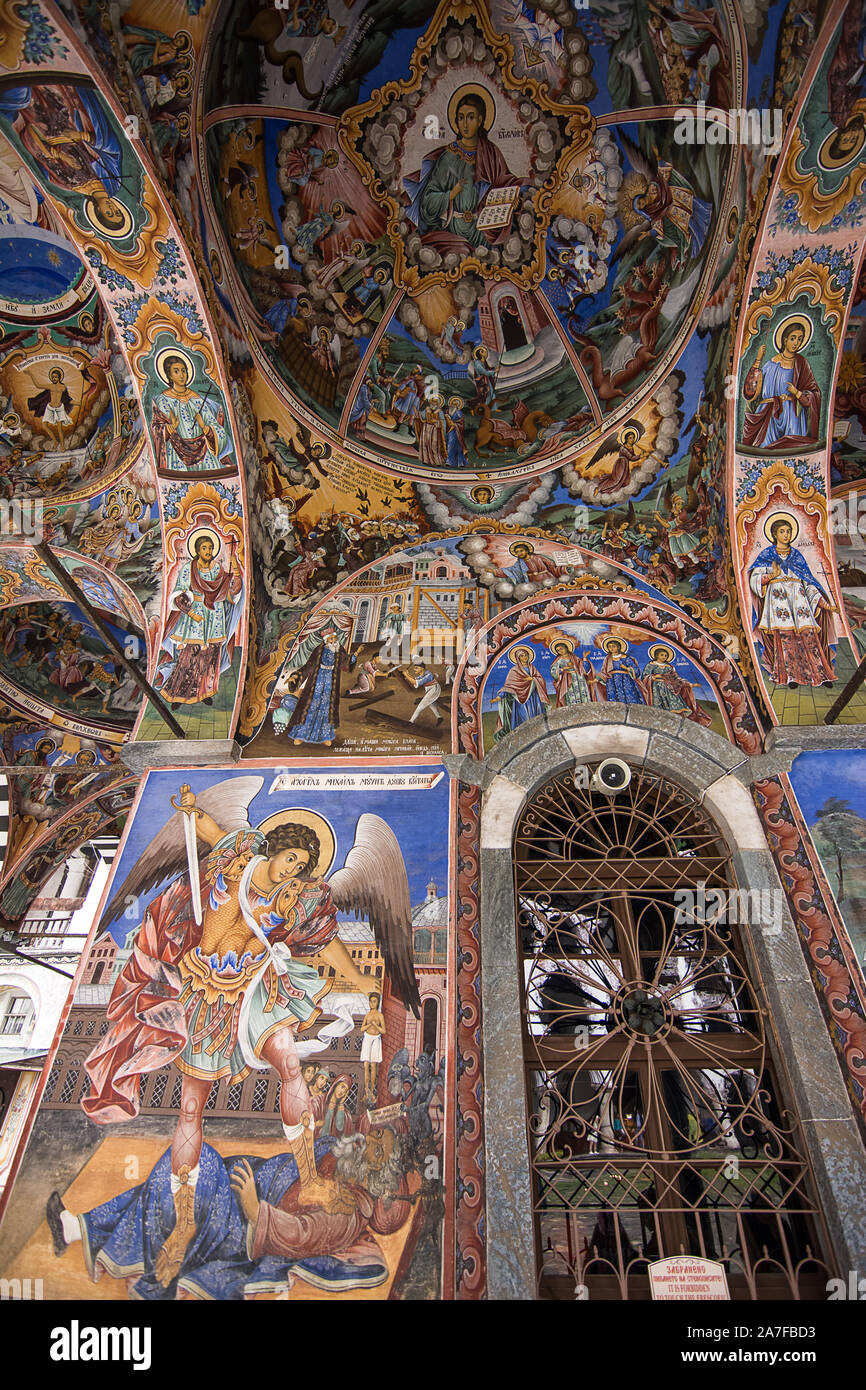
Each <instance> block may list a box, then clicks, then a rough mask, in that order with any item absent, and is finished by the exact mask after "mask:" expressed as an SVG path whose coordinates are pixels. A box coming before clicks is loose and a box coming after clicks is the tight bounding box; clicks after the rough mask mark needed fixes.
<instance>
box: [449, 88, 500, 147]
mask: <svg viewBox="0 0 866 1390" xmlns="http://www.w3.org/2000/svg"><path fill="white" fill-rule="evenodd" d="M468 96H476V97H480V98H481V100H482V101H483V102H484V129H485V130H491V129H492V127H493V124H494V122H495V120H496V102H495V101H494V100H493V96H492V94H491V93H490V92H489V91H488V90H487V88H486V87H482V86H481V85H480V84H479V83H478V82H464V83H463V85H462V86H461V87H458V88H457V90H456V91H455V92H454V93H453V95H452V97H451V100H450V101H449V102H448V124H449V125H450V127H451V129H452V130H453V131H454V134H455V135H458V134H459V131H458V129H457V107H458V106H459V105H460V103H461V101H462V100H463V98H464V97H468Z"/></svg>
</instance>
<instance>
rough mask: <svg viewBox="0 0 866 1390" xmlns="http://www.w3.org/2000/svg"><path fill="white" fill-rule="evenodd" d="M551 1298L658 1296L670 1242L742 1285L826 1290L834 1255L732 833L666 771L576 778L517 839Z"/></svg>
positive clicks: (755, 911)
mask: <svg viewBox="0 0 866 1390" xmlns="http://www.w3.org/2000/svg"><path fill="white" fill-rule="evenodd" d="M514 859H515V887H516V901H517V903H518V932H519V939H520V952H521V957H522V961H523V972H524V973H523V1025H524V1033H523V1036H524V1048H523V1051H524V1064H525V1069H526V1081H527V1099H528V1107H529V1115H530V1124H529V1128H530V1135H529V1146H530V1156H531V1162H532V1171H533V1184H534V1200H535V1217H536V1239H537V1244H538V1267H539V1271H540V1273H539V1295H540V1297H542V1298H557V1299H562V1298H568V1299H573V1298H574V1297H575V1296H576V1295H577V1296H581V1295H582V1294H583V1293H584V1291H586V1292H587V1293H588V1296H589V1297H590V1298H623V1299H624V1298H647V1297H649V1279H648V1276H647V1273H646V1270H647V1265H648V1264H649V1263H650V1262H651V1261H653V1260H656V1259H660V1258H662V1257H664V1256H666V1255H678V1254H689V1255H700V1256H704V1257H707V1258H710V1259H715V1260H719V1261H721V1262H722V1263H723V1264H724V1266H725V1270H726V1273H727V1277H728V1284H729V1287H730V1290H731V1295H732V1297H735V1298H758V1297H766V1298H803V1297H824V1296H825V1286H826V1281H827V1279H828V1277H830V1273H831V1271H830V1269H829V1267H828V1265H827V1263H826V1262H825V1260H824V1258H823V1256H822V1252H823V1251H825V1250H826V1249H828V1248H829V1246H828V1244H827V1241H826V1234H825V1231H824V1227H823V1221H822V1218H821V1214H820V1211H819V1208H818V1206H817V1203H816V1201H815V1198H814V1188H813V1182H812V1178H811V1174H810V1170H809V1165H808V1161H807V1158H806V1156H805V1151H804V1147H803V1143H802V1136H801V1134H800V1131H799V1127H798V1123H797V1121H796V1118H795V1117H794V1116H793V1115H791V1114H790V1113H788V1112H787V1111H786V1110H784V1109H783V1108H782V1106H781V1104H780V1101H779V1098H778V1097H779V1091H778V1085H777V1080H776V1077H775V1074H774V1070H773V1066H772V1064H771V1060H770V1056H769V1053H768V1046H767V1043H768V1037H767V1033H768V1022H769V1020H768V1014H767V1009H766V1004H765V1002H764V996H763V992H762V988H761V986H760V982H759V980H758V977H757V973H756V970H755V969H754V967H753V964H752V963H751V962H750V963H749V965H748V967H747V964H746V957H745V954H744V952H745V949H746V942H745V939H744V938H743V937H742V936H741V933H740V930H739V927H740V924H742V923H749V925H750V928H751V930H761V929H768V930H776V929H778V923H777V922H776V921H775V920H774V918H773V914H772V911H771V906H772V904H771V903H770V902H769V901H767V898H768V897H769V895H762V894H758V893H752V894H746V893H743V892H740V891H738V890H737V888H736V885H735V883H734V880H733V874H732V871H731V864H730V856H729V854H728V852H727V849H726V848H725V846H724V844H723V843H722V842H721V841H720V836H719V832H718V830H717V828H716V827H715V825H714V824H713V823H712V821H711V820H710V819H709V817H708V816H707V815H706V813H705V812H704V811H703V810H702V809H701V807H700V806H698V805H697V804H696V803H695V801H694V800H693V799H692V798H691V797H690V796H689V795H688V793H686V792H684V791H683V790H682V789H681V788H679V787H677V786H675V785H674V784H673V783H671V782H669V781H668V780H667V779H666V778H663V777H657V776H652V775H649V774H644V773H641V774H637V775H633V777H632V780H631V782H630V784H629V786H628V787H627V788H626V789H625V790H623V791H622V792H620V793H619V794H618V795H617V796H615V797H608V796H604V795H602V794H601V793H597V792H593V791H592V790H591V789H588V788H585V787H582V786H580V785H576V784H575V781H574V778H573V776H572V775H571V774H570V773H564V774H562V775H560V776H559V777H557V778H555V779H554V780H553V781H552V782H550V783H548V784H547V785H546V786H545V787H543V788H542V789H541V791H540V792H538V793H537V794H536V796H535V797H534V798H533V800H532V801H531V802H530V803H529V804H528V806H527V807H526V809H525V810H524V812H523V815H522V817H521V819H520V822H519V824H518V827H517V832H516V838H515V855H514Z"/></svg>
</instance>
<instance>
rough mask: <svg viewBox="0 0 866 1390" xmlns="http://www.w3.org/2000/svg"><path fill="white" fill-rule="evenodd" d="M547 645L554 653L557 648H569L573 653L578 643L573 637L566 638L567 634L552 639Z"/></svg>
mask: <svg viewBox="0 0 866 1390" xmlns="http://www.w3.org/2000/svg"><path fill="white" fill-rule="evenodd" d="M547 645H548V646H549V647H550V650H551V651H552V652H555V651H556V649H557V647H567V648H568V650H569V651H570V652H573V651H574V648H575V646H576V643H575V641H574V638H573V637H566V635H565V633H560V634H559V636H557V637H551V638H550V639H549V641H548V644H547Z"/></svg>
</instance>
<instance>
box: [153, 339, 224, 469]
mask: <svg viewBox="0 0 866 1390" xmlns="http://www.w3.org/2000/svg"><path fill="white" fill-rule="evenodd" d="M154 370H155V372H156V375H157V376H158V377H159V379H160V381H161V382H163V383H164V385H165V390H164V391H161V392H160V393H159V394H158V395H157V396H155V397H154V399H153V401H152V403H151V408H150V423H151V429H152V430H153V439H154V444H155V446H156V462H157V467H158V468H159V469H161V470H163V471H165V472H189V471H191V470H193V469H205V468H219V467H220V466H221V462H222V460H223V457H224V455H226V454H228V453H230V450H231V440H230V437H229V432H228V427H227V424H226V413H225V409H224V407H223V404H222V396H221V393H220V391H219V389H218V387H217V386H216V385H215V384H214V383H213V382H212V381H210V380H208V389H207V392H206V393H205V394H204V395H202V394H201V392H199V391H194V390H193V389H192V387H191V385H190V383H191V382H192V380H193V378H194V377H195V365H194V363H193V361H192V359H191V357H190V356H189V355H188V354H187V353H185V352H184V351H183V350H182V349H181V348H175V347H171V348H163V349H162V350H161V351H159V352H158V353H157V354H156V357H155V359H154Z"/></svg>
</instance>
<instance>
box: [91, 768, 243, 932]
mask: <svg viewBox="0 0 866 1390" xmlns="http://www.w3.org/2000/svg"><path fill="white" fill-rule="evenodd" d="M264 780H265V779H264V777H227V778H226V779H225V781H223V782H217V784H216V786H213V787H208V789H207V791H203V792H197V793H196V798H195V803H196V806H197V807H198V809H199V810H200V811H206V812H207V813H208V815H209V816H213V818H214V820H215V821H216V823H217V825H218V826H220V828H221V829H222V830H225V831H226V832H228V831H229V830H243V829H245V828H246V827H247V826H248V825H249V807H250V802H251V801H252V800H253V798H254V797H255V796H256V795H257V794H258V793H259V792H260V791H261V789H262V787H263V785H264ZM182 783H183V774H182V773H178V784H177V792H175V793H174V795H175V796H177V795H179V793H180V788H181V785H182ZM207 853H209V850H207V849H204V855H205V856H206V855H207ZM185 868H186V841H185V839H184V833H183V812H182V811H175V813H174V815H173V816H172V817H171V819H170V820H167V821H166V823H165V825H164V826H163V827H162V829H161V830H160V831H159V833H158V834H157V835H155V836H154V838H153V839H152V840H151V842H150V844H149V845H148V847H147V849H146V850H145V851H144V853H143V854H142V855H141V857H140V858H139V859H138V861H137V862H136V864H135V866H134V867H133V868H132V869H131V870H130V872H129V873H128V874H127V876H126V878H125V879H124V880H123V883H122V884H121V885H120V887H119V888H118V889H117V892H116V893H115V894H114V897H113V898H112V899H111V901H110V903H109V904H108V906H107V908H106V909H105V913H104V916H103V918H102V927H103V929H104V928H105V927H107V926H109V924H110V923H111V922H113V921H114V920H115V918H117V917H119V916H120V915H121V913H122V912H125V910H126V906H127V903H128V901H129V899H130V898H139V897H142V896H143V895H144V894H145V893H148V892H149V891H150V889H151V888H156V886H157V884H160V883H164V882H165V881H166V880H167V879H169V878H174V877H175V875H176V874H178V873H182V872H183V870H184V869H185Z"/></svg>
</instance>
